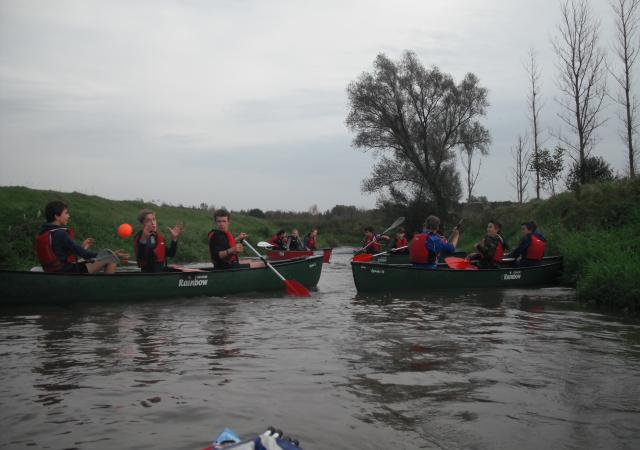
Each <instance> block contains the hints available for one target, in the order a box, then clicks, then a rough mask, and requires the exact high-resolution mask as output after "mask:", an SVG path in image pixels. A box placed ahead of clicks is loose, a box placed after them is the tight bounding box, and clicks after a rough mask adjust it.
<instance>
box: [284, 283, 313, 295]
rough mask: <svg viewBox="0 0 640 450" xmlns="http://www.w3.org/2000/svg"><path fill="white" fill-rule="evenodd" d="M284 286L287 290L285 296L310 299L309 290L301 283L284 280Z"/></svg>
mask: <svg viewBox="0 0 640 450" xmlns="http://www.w3.org/2000/svg"><path fill="white" fill-rule="evenodd" d="M284 285H285V287H286V288H287V294H289V295H292V296H294V297H311V292H309V289H307V288H306V287H304V286H303V285H302V283H300V282H299V281H296V280H284Z"/></svg>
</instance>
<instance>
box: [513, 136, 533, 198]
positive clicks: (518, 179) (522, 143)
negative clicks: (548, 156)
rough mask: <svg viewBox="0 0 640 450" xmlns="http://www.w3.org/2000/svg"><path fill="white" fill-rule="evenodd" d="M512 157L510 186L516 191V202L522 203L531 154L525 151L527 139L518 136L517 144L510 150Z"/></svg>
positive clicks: (527, 184)
mask: <svg viewBox="0 0 640 450" xmlns="http://www.w3.org/2000/svg"><path fill="white" fill-rule="evenodd" d="M511 156H513V168H512V170H513V172H512V173H511V176H512V178H511V185H512V186H513V187H514V188H515V189H516V201H517V202H518V203H523V202H524V201H525V200H526V192H527V186H529V165H530V163H531V157H532V155H531V152H530V151H528V150H527V138H526V137H525V138H523V137H522V136H518V142H517V143H516V145H515V147H513V148H512V149H511Z"/></svg>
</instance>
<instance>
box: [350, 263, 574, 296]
mask: <svg viewBox="0 0 640 450" xmlns="http://www.w3.org/2000/svg"><path fill="white" fill-rule="evenodd" d="M351 271H352V272H353V280H354V281H355V283H356V288H357V289H358V292H400V291H427V290H432V289H458V288H485V287H486V288H489V287H491V288H496V287H498V288H500V287H505V288H511V287H523V286H545V285H551V284H554V283H555V282H556V281H557V279H558V277H559V275H560V273H561V271H562V257H561V256H550V257H547V258H544V259H543V260H542V263H541V264H540V265H538V266H534V267H504V268H500V269H481V270H455V269H449V268H448V267H447V266H446V265H441V266H439V267H438V269H437V270H428V269H421V268H417V267H413V266H412V265H409V264H396V265H394V264H381V263H379V262H355V261H352V262H351Z"/></svg>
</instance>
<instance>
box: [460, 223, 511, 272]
mask: <svg viewBox="0 0 640 450" xmlns="http://www.w3.org/2000/svg"><path fill="white" fill-rule="evenodd" d="M498 227H499V225H498V223H497V222H496V221H495V220H490V221H489V223H488V224H487V234H485V236H484V238H482V240H481V241H480V242H478V243H477V244H476V245H475V246H474V248H475V249H476V251H477V253H472V254H470V255H469V256H468V258H469V259H470V260H471V261H473V262H474V263H475V264H476V265H477V266H478V267H479V268H480V269H495V268H497V267H499V265H500V264H501V263H502V257H503V256H504V242H503V240H502V237H501V236H500V234H498Z"/></svg>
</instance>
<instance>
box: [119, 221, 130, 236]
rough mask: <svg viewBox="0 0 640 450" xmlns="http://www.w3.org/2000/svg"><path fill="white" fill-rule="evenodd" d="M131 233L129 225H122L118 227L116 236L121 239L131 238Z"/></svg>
mask: <svg viewBox="0 0 640 450" xmlns="http://www.w3.org/2000/svg"><path fill="white" fill-rule="evenodd" d="M131 233H133V228H131V225H129V224H128V223H123V224H122V225H120V226H119V227H118V236H120V237H121V238H122V239H124V238H128V237H129V236H131Z"/></svg>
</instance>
